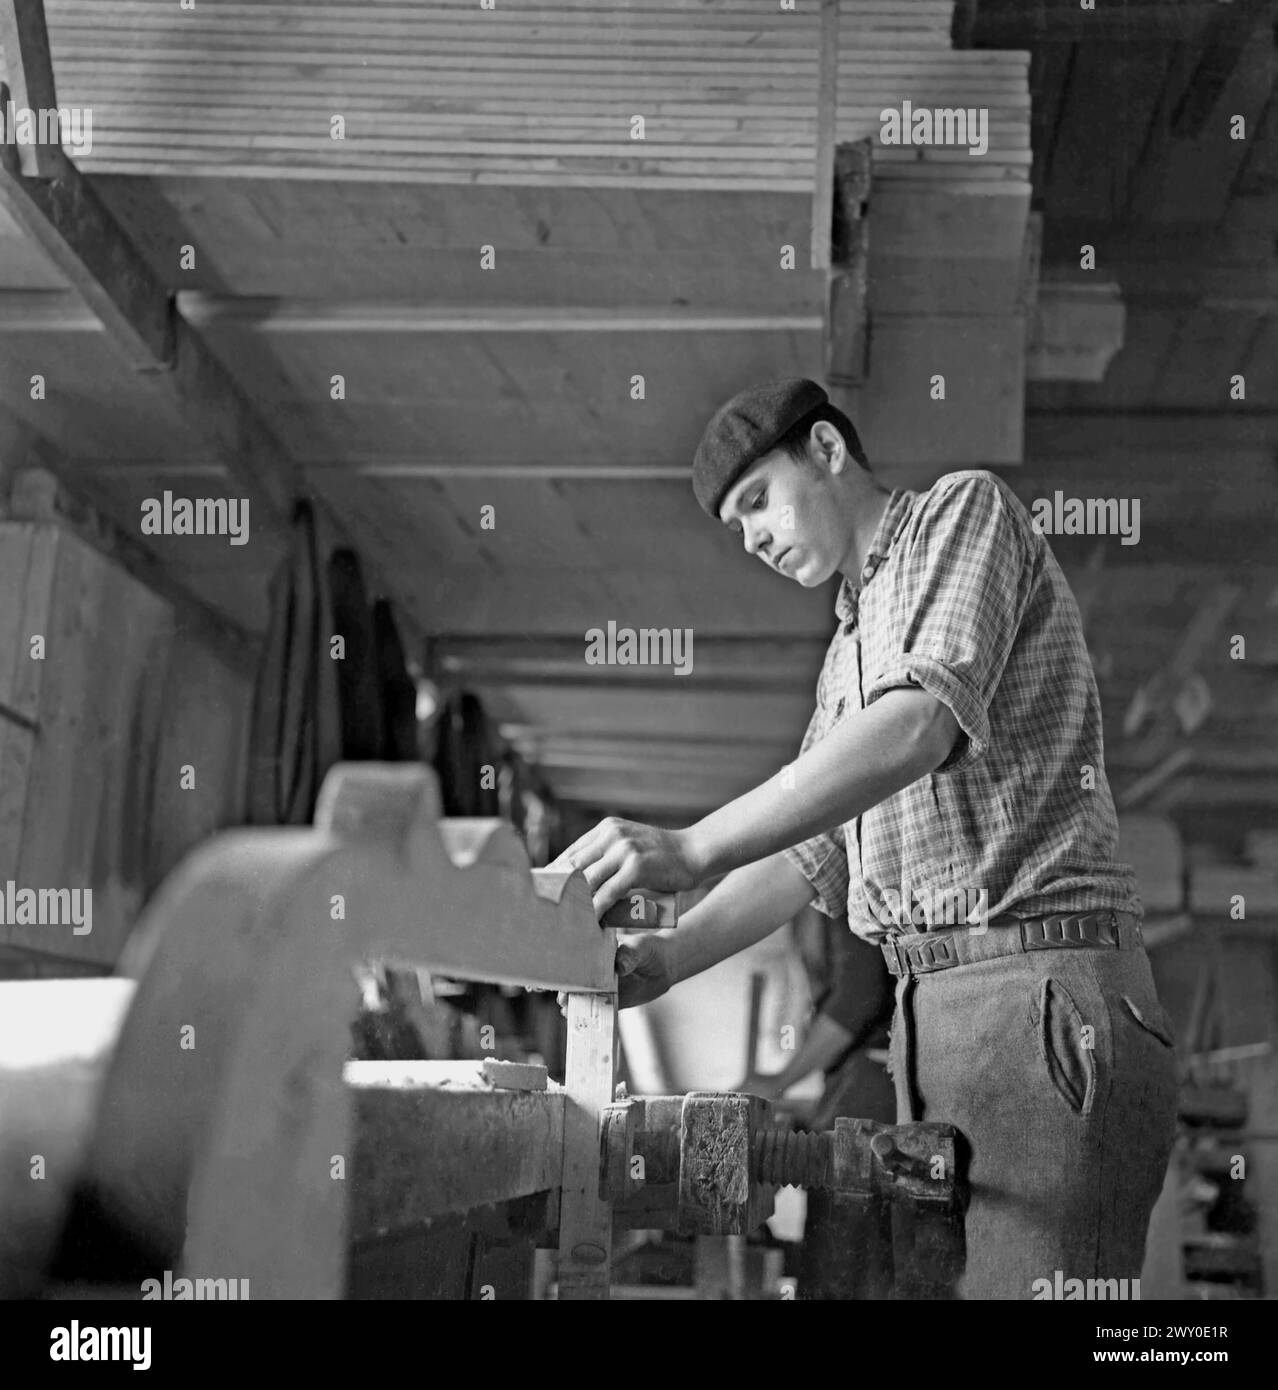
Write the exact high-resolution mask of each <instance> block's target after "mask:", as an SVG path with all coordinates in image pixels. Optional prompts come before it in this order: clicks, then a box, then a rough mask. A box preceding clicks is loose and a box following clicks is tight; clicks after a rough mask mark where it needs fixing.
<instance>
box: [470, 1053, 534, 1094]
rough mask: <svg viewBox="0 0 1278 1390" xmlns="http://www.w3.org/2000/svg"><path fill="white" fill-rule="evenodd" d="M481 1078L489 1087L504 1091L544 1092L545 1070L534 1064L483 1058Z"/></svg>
mask: <svg viewBox="0 0 1278 1390" xmlns="http://www.w3.org/2000/svg"><path fill="white" fill-rule="evenodd" d="M482 1070H483V1077H484V1080H485V1081H487V1082H488V1084H489V1085H490V1086H493V1087H495V1088H497V1089H499V1090H504V1091H544V1090H545V1089H546V1077H547V1073H546V1068H545V1067H543V1066H539V1065H537V1064H536V1063H534V1062H499V1061H498V1060H497V1059H496V1058H493V1057H485V1058H484V1061H483V1064H482Z"/></svg>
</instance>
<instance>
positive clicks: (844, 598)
mask: <svg viewBox="0 0 1278 1390" xmlns="http://www.w3.org/2000/svg"><path fill="white" fill-rule="evenodd" d="M917 496H918V493H916V492H910V491H908V490H907V489H905V488H899V487H898V488H893V489H892V491H891V492H890V493H889V494H888V500H887V506H886V507H884V509H883V515H882V516H881V517H880V518H879V524H878V526H877V527H875V530H874V539H873V540H872V541H871V542H870V548H869V550H868V551H867V552H866V556H865V564H864V565H862V566H861V582H860V583H859V584H855V585H854V584H853V583H852V581H851V580H850V579H848V578H846V577H845V578H844V580H843V583H842V584H840V585H839V592H838V596H837V597H836V598H835V600H834V611H835V612H836V613H837V614H838V616H839V621H840V622H843V623H850V622H855V621H856V615H857V601H858V600H859V598H860V596H861V590H862V589H864V588H865V586H866V585H867V584H868V583H869V582H870V580H871V579H873V578H874V576H875V574H876V573H877V572H878V568H879V566H880V565H881V564H882V563H883V561H884V560H886V559H887V557H888V553H889V552H890V551H891V549H892V546H893V545H894V544H895V542H896V538H897V536H899V535H900V534H901V529H902V528H903V527H904V525H905V523H906V521H907V520H908V519H909V515H910V511H911V510H912V508H913V506H914V499H915V498H916V497H917Z"/></svg>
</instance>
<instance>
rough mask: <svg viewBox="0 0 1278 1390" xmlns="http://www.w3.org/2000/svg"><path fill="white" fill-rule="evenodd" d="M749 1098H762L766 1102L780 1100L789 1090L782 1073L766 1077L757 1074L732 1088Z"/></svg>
mask: <svg viewBox="0 0 1278 1390" xmlns="http://www.w3.org/2000/svg"><path fill="white" fill-rule="evenodd" d="M732 1089H733V1090H734V1091H740V1092H742V1093H744V1094H745V1095H748V1096H762V1097H763V1099H764V1100H779V1099H780V1098H781V1096H782V1095H784V1094H785V1092H786V1090H787V1089H788V1087H787V1086H785V1084H784V1078H783V1077H782V1075H781V1073H780V1072H777V1073H776V1075H774V1076H764V1075H762V1074H761V1073H759V1072H755V1073H754V1074H753V1075H751V1076H747V1077H746V1078H745V1080H744V1081H742V1082H740V1083H739V1084H738V1085H736V1086H734V1087H733V1088H732Z"/></svg>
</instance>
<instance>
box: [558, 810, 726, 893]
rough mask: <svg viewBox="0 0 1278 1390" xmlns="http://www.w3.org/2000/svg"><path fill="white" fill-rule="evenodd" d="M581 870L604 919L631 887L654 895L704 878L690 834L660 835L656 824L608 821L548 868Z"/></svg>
mask: <svg viewBox="0 0 1278 1390" xmlns="http://www.w3.org/2000/svg"><path fill="white" fill-rule="evenodd" d="M550 867H551V868H552V869H578V870H579V871H580V872H581V873H582V875H583V876H584V877H585V880H586V882H587V883H588V884H589V885H590V891H591V893H593V894H594V909H595V916H596V917H602V916H603V914H604V913H605V912H607V910H608V909H609V908H610V907H611V906H612V905H613V903H615V902H620V901H621V899H622V898H624V897H625V896H626V894H627V893H628V892H630V890H631V889H632V888H646V889H648V891H649V892H652V893H679V892H683V891H685V890H686V889H689V888H695V887H696V886H697V884H698V883H699V882H700V881H701V879H702V878H703V877H704V874H703V873H702V871H701V869H700V868H699V866H698V865H697V863H696V860H695V857H694V854H693V847H692V843H691V836H690V834H689V832H688V831H686V830H659V829H658V828H657V827H656V826H655V825H641V824H640V823H639V822H638V821H631V820H618V819H617V817H616V816H609V817H608V819H607V820H602V821H600V822H599V824H598V825H597V826H595V828H594V829H593V830H589V831H587V832H586V834H584V835H583V836H582V837H581V838H580V839H579V840H576V841H574V842H573V843H572V844H571V845H569V846H568V848H567V849H566V850H564V852H563V853H562V854H561V855H560V856H559V858H558V859H556V860H555V862H554V863H553V864H551V865H550Z"/></svg>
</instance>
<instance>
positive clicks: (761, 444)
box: [692, 377, 830, 519]
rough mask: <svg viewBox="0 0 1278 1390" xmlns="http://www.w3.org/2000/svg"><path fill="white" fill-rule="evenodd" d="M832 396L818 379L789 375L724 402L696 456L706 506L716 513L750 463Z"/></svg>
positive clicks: (696, 488)
mask: <svg viewBox="0 0 1278 1390" xmlns="http://www.w3.org/2000/svg"><path fill="white" fill-rule="evenodd" d="M829 399H830V398H829V396H827V395H826V394H825V392H824V391H823V390H822V389H821V387H819V386H818V385H817V384H816V382H815V381H809V380H808V379H807V378H806V377H789V378H787V379H786V380H784V381H765V382H761V383H760V384H759V385H757V386H748V387H747V388H746V389H745V390H744V391H740V392H738V393H737V394H736V395H735V396H733V398H732V399H731V400H730V401H729V402H728V403H727V404H726V405H721V406H720V407H719V409H718V410H716V411H715V413H714V415H713V416H712V417H711V420H710V423H709V424H708V425H707V426H706V430H705V433H704V434H703V435H702V436H701V443H700V444H698V445H697V452H696V455H695V456H694V458H693V460H692V490H693V492H694V493H696V496H697V501H698V502H699V503H700V504H701V506H702V508H703V510H705V511H706V512H708V513H709V514H710V515H711V516H712V517H715V518H716V519H717V518H718V516H719V508H720V507H721V506H722V505H723V499H724V498H725V497H726V496H727V495H728V490H729V488H731V487H732V485H733V483H735V482H736V481H737V479H738V478H739V477H740V476H741V475H742V474H743V473H744V472H745V471H746V469H747V468H749V467H750V465H751V464H753V463H757V462H758V461H759V459H761V458H762V457H763V456H764V454H766V453H768V451H769V450H771V449H773V448H775V447H776V444H777V441H778V440H780V439H781V437H782V436H783V435H784V434H785V432H786V431H787V430H788V429H789V428H790V426H791V425H795V424H797V423H798V422H799V421H800V420H802V419H803V417H804V416H805V415H807V414H809V413H810V412H812V411H813V410H815V409H816V408H817V406H819V405H824V404H825V403H826V402H827V401H828V400H829Z"/></svg>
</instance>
